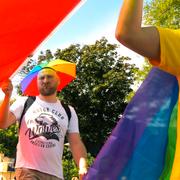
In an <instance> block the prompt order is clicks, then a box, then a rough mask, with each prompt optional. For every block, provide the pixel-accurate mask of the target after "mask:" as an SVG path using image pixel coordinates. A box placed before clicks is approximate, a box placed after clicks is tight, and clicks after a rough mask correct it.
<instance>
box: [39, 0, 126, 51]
mask: <svg viewBox="0 0 180 180" xmlns="http://www.w3.org/2000/svg"><path fill="white" fill-rule="evenodd" d="M121 4H122V1H121V0H85V1H84V3H83V5H82V6H81V7H80V8H78V9H77V10H76V11H75V12H74V13H73V15H72V16H71V17H70V18H69V19H68V20H67V21H66V22H65V23H63V24H62V25H61V26H60V27H59V28H58V29H56V32H54V33H53V34H52V35H51V36H50V37H49V38H48V40H46V41H45V42H44V43H43V44H42V45H41V46H40V47H39V48H38V51H37V53H38V52H39V50H46V49H51V50H56V49H57V48H64V47H66V46H69V45H70V44H74V43H80V44H89V43H93V42H94V41H95V40H97V39H100V38H101V37H102V36H105V37H107V38H108V40H109V41H113V42H115V41H116V40H115V37H114V34H115V27H116V23H117V19H118V14H119V11H120V7H121Z"/></svg>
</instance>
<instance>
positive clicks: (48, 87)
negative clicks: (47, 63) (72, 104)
mask: <svg viewBox="0 0 180 180" xmlns="http://www.w3.org/2000/svg"><path fill="white" fill-rule="evenodd" d="M59 83H60V80H59V78H58V76H57V74H56V72H55V71H54V70H52V69H48V68H45V69H42V70H41V71H40V72H39V74H38V77H37V85H38V89H39V93H40V94H41V95H43V96H50V95H53V94H55V93H56V90H57V87H58V85H59Z"/></svg>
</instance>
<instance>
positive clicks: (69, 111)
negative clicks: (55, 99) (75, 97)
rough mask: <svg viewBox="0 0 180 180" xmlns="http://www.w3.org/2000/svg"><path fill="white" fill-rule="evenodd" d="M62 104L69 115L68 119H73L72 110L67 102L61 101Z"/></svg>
mask: <svg viewBox="0 0 180 180" xmlns="http://www.w3.org/2000/svg"><path fill="white" fill-rule="evenodd" d="M61 104H62V106H63V108H64V110H65V111H66V114H67V116H68V121H69V122H70V119H71V110H70V108H69V106H68V105H67V104H65V103H64V102H63V101H61Z"/></svg>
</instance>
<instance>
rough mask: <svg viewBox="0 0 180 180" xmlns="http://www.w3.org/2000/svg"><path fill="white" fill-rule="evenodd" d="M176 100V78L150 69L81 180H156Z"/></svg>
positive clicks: (163, 156) (163, 165)
mask: <svg viewBox="0 0 180 180" xmlns="http://www.w3.org/2000/svg"><path fill="white" fill-rule="evenodd" d="M177 99H178V82H177V79H176V77H175V76H172V75H170V74H168V73H166V72H164V71H162V70H159V69H158V68H153V69H152V70H151V72H150V73H149V75H148V76H147V78H146V79H145V81H144V82H143V83H142V85H141V86H140V88H139V89H138V91H137V92H136V94H135V96H134V97H133V99H132V100H131V102H130V103H129V104H128V106H127V107H126V110H125V112H124V114H123V116H122V118H121V119H120V120H119V121H118V123H117V125H116V127H115V128H114V130H113V131H112V133H111V135H110V137H109V138H108V140H107V142H106V143H105V145H104V146H103V147H102V149H101V151H100V152H99V154H98V155H97V157H96V159H95V161H94V163H93V165H92V166H91V167H90V168H89V171H88V174H87V175H86V176H85V178H84V180H92V179H93V180H135V179H138V180H144V179H146V180H157V179H159V178H160V176H161V174H162V172H163V169H164V167H165V159H166V155H167V154H168V153H167V152H166V151H167V144H168V129H169V123H170V119H171V118H172V114H173V113H172V112H173V111H174V112H175V113H177V111H176V110H174V108H175V107H176V106H175V105H176V103H177ZM173 138H176V137H174V136H173ZM171 147H173V146H171ZM166 170H167V169H166ZM166 170H165V171H166ZM166 173H167V172H165V174H166Z"/></svg>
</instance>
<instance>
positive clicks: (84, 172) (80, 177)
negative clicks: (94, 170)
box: [79, 167, 87, 180]
mask: <svg viewBox="0 0 180 180" xmlns="http://www.w3.org/2000/svg"><path fill="white" fill-rule="evenodd" d="M86 174H87V168H86V167H82V168H80V169H79V180H83V177H84V176H85V175H86Z"/></svg>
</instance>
